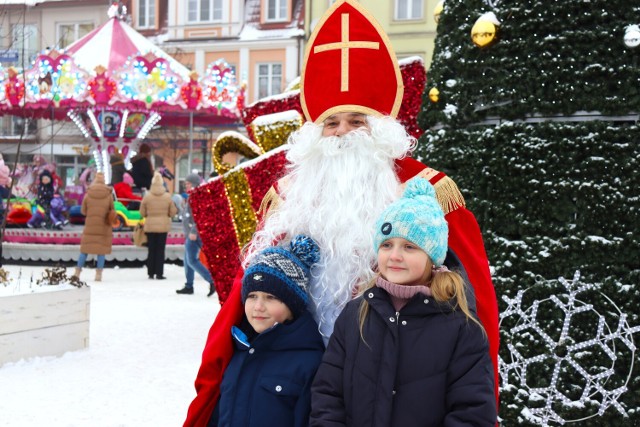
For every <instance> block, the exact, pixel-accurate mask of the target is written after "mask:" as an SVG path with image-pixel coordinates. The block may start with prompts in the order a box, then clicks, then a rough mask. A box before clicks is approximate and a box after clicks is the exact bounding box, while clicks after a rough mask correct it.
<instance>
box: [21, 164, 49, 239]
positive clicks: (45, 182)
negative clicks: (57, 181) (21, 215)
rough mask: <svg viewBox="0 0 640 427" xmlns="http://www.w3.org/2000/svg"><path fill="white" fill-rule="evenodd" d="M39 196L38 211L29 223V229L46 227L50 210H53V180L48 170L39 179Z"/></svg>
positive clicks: (37, 201) (37, 199) (37, 200)
mask: <svg viewBox="0 0 640 427" xmlns="http://www.w3.org/2000/svg"><path fill="white" fill-rule="evenodd" d="M38 180H39V182H38V196H37V198H36V210H35V211H34V213H33V215H32V216H31V218H30V219H29V221H28V222H27V227H29V228H34V227H40V226H43V227H44V226H45V225H46V220H47V218H48V217H49V210H50V209H51V206H50V205H51V199H53V193H54V188H53V180H52V178H51V172H49V170H48V169H44V170H43V171H42V172H41V173H40V176H39V177H38Z"/></svg>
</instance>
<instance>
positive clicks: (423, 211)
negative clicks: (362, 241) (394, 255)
mask: <svg viewBox="0 0 640 427" xmlns="http://www.w3.org/2000/svg"><path fill="white" fill-rule="evenodd" d="M375 230H376V234H375V236H374V238H373V240H374V242H373V245H374V249H375V250H376V251H378V248H380V245H381V244H382V243H383V242H384V241H385V240H388V239H391V238H393V237H401V238H403V239H405V240H408V241H410V242H411V243H413V244H415V245H417V246H419V247H420V248H421V249H422V250H423V251H425V252H426V253H427V255H429V258H431V261H433V263H434V264H435V265H436V266H440V265H442V263H443V262H444V258H445V256H446V255H447V240H448V237H449V227H448V226H447V221H446V220H445V219H444V213H443V212H442V208H441V207H440V204H439V203H438V201H437V200H436V192H435V190H434V189H433V186H432V185H431V183H430V182H429V181H428V180H426V179H424V178H419V177H416V178H413V179H411V180H410V181H408V182H407V187H406V188H405V190H404V194H403V195H402V197H401V198H400V199H399V200H397V201H396V202H394V203H392V204H391V205H390V206H389V207H388V208H387V209H386V210H385V211H384V212H383V213H382V215H380V218H378V222H377V223H376V228H375Z"/></svg>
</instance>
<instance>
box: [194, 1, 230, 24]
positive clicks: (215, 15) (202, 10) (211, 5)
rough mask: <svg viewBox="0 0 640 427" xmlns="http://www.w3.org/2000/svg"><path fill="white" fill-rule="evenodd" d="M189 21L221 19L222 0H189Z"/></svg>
mask: <svg viewBox="0 0 640 427" xmlns="http://www.w3.org/2000/svg"><path fill="white" fill-rule="evenodd" d="M187 7H188V9H187V16H188V19H189V22H210V21H222V16H223V13H222V12H223V10H222V0H189V3H188V5H187Z"/></svg>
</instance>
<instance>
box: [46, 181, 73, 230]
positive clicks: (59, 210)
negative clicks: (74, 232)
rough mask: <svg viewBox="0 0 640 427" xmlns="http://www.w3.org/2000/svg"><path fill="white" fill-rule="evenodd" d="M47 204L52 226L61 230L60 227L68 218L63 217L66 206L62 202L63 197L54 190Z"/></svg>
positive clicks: (66, 222)
mask: <svg viewBox="0 0 640 427" xmlns="http://www.w3.org/2000/svg"><path fill="white" fill-rule="evenodd" d="M49 206H50V209H49V219H50V220H51V224H52V226H53V228H57V229H58V230H62V227H64V226H65V225H66V224H68V223H69V220H68V219H66V218H65V217H64V212H66V210H67V207H66V206H65V204H64V198H63V197H62V196H61V195H60V193H59V192H57V191H56V192H55V194H54V195H53V199H51V203H50V205H49Z"/></svg>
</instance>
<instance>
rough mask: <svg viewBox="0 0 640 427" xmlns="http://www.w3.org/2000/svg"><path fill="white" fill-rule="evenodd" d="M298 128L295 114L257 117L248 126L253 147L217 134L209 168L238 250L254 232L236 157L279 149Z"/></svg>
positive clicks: (247, 194) (254, 221)
mask: <svg viewBox="0 0 640 427" xmlns="http://www.w3.org/2000/svg"><path fill="white" fill-rule="evenodd" d="M294 113H295V114H294ZM301 125H302V116H301V115H300V113H298V112H297V111H293V112H289V111H286V112H283V113H276V114H270V115H267V116H261V117H258V118H256V119H255V120H254V121H253V122H252V123H251V129H252V131H253V134H254V136H255V138H256V142H257V144H256V143H254V142H253V141H251V140H250V139H248V138H247V137H245V136H244V135H242V134H240V133H238V132H234V131H230V132H224V133H222V134H220V136H219V137H218V139H217V140H216V142H215V144H214V145H213V147H212V149H211V151H212V153H211V159H212V161H213V167H214V168H215V170H216V172H217V173H218V174H219V175H220V176H221V179H222V182H223V184H224V189H225V195H226V197H227V200H228V201H229V206H230V210H231V216H232V219H233V228H234V231H235V235H236V239H237V241H238V246H239V247H240V248H242V247H243V246H244V245H246V244H247V243H248V242H249V241H250V240H251V237H252V236H253V233H254V231H255V229H256V224H257V216H256V212H255V211H254V210H253V207H252V203H251V201H252V196H251V188H250V186H249V182H248V180H247V176H246V175H245V173H244V171H243V169H242V168H241V167H236V166H238V160H240V157H242V158H244V159H248V160H250V159H255V158H256V157H259V156H261V155H263V154H265V153H267V152H269V151H271V150H273V149H274V148H277V147H280V146H281V145H283V144H285V143H286V142H287V139H288V138H289V135H290V134H291V133H292V132H294V131H295V130H297V129H298V128H299V127H300V126H301ZM231 158H233V159H234V161H233V163H232V162H231V161H230V160H231ZM234 163H236V164H234Z"/></svg>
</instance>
